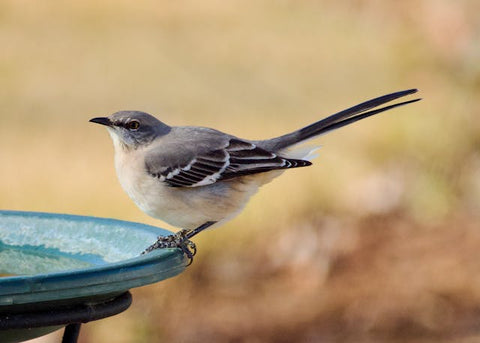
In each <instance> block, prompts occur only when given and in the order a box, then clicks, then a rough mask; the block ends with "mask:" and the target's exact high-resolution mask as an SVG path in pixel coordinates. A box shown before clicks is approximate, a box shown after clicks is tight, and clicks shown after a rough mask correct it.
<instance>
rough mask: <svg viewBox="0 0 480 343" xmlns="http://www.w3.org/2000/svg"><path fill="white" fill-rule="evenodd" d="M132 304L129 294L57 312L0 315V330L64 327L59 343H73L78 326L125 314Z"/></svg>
mask: <svg viewBox="0 0 480 343" xmlns="http://www.w3.org/2000/svg"><path fill="white" fill-rule="evenodd" d="M131 303H132V295H131V294H130V292H128V291H127V292H125V293H123V294H120V295H117V296H114V297H113V298H111V299H108V300H106V301H104V302H100V303H80V304H76V305H71V306H68V307H60V308H58V309H55V308H54V309H48V310H43V311H35V312H32V311H30V312H25V313H14V314H1V315H0V330H13V329H32V328H41V327H54V326H62V325H67V326H66V327H65V332H64V334H63V340H62V342H63V343H75V342H77V340H78V336H79V334H80V326H81V324H82V323H87V322H90V321H94V320H99V319H103V318H106V317H110V316H113V315H116V314H118V313H121V312H123V311H125V310H126V309H127V308H129V307H130V304H131Z"/></svg>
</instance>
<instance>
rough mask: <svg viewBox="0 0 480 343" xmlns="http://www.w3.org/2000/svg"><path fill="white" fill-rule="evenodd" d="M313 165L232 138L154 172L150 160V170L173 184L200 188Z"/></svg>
mask: <svg viewBox="0 0 480 343" xmlns="http://www.w3.org/2000/svg"><path fill="white" fill-rule="evenodd" d="M309 165H311V162H309V161H304V160H297V159H290V158H286V157H281V156H278V155H276V154H275V153H273V152H270V151H267V150H265V149H262V148H259V147H257V146H256V145H255V144H253V143H251V142H246V141H242V140H240V139H237V138H231V139H229V140H228V142H227V144H226V145H225V146H224V147H223V148H221V149H216V150H211V151H207V152H204V153H201V154H198V155H196V156H192V157H191V158H190V159H189V161H188V163H182V164H180V165H175V166H169V167H167V168H163V169H161V170H160V171H157V172H152V168H149V164H148V163H147V171H149V172H150V174H151V175H153V176H155V177H157V178H158V179H159V180H160V181H162V182H165V183H167V184H168V185H170V186H172V187H199V186H206V185H209V184H212V183H215V182H217V181H220V180H228V179H232V178H235V177H239V176H245V175H251V174H257V173H263V172H267V171H271V170H276V169H287V168H296V167H305V166H309ZM156 169H157V170H158V168H156Z"/></svg>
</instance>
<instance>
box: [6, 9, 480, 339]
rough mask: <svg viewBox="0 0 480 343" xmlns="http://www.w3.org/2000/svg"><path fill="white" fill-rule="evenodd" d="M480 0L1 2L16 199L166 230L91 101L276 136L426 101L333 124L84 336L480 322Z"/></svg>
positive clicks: (109, 108) (331, 334)
mask: <svg viewBox="0 0 480 343" xmlns="http://www.w3.org/2000/svg"><path fill="white" fill-rule="evenodd" d="M479 7H480V6H479V4H478V2H476V1H473V0H470V1H468V0H465V1H458V2H449V1H446V0H441V1H426V0H425V1H420V2H417V1H413V0H409V1H402V2H381V1H373V0H372V1H348V2H342V3H338V2H335V1H322V2H316V1H296V2H294V1H281V2H268V1H229V2H222V1H218V0H208V1H202V2H194V1H184V2H166V1H143V2H133V1H126V0H125V1H115V2H114V1H103V2H101V3H100V2H95V1H91V0H87V1H82V2H61V1H44V2H36V1H28V0H22V1H17V0H16V1H13V0H5V1H2V2H1V3H0V42H1V46H2V49H1V53H0V80H1V83H2V92H0V106H1V107H0V108H1V112H0V113H1V114H0V116H1V117H0V118H1V125H0V165H1V166H0V171H1V176H2V177H1V178H0V208H5V209H18V210H34V211H51V212H66V213H74V214H84V215H96V216H105V217H114V218H121V219H126V220H132V221H140V222H145V223H150V224H154V225H161V226H165V227H167V226H166V225H164V224H163V223H161V222H159V221H157V220H155V219H152V218H149V217H147V216H146V215H144V214H143V213H141V212H140V211H139V210H138V209H137V208H136V207H135V206H134V205H133V203H132V202H131V201H130V200H129V199H128V198H127V196H126V195H125V194H124V193H123V191H122V190H121V188H120V186H119V184H118V182H117V180H116V177H115V174H114V169H113V155H112V147H111V142H110V138H109V137H108V135H107V134H106V132H104V130H102V129H100V128H98V127H94V126H92V125H90V124H89V123H88V122H87V121H88V119H89V118H91V117H93V116H98V115H108V114H110V113H113V112H115V111H117V110H120V109H138V110H143V111H147V112H150V113H153V114H156V115H158V116H159V117H160V118H161V119H162V120H163V121H165V122H166V123H168V124H172V125H186V124H188V125H202V126H213V127H216V128H218V129H221V130H223V131H226V132H229V133H232V134H235V135H238V136H240V137H246V138H261V137H268V136H275V135H279V134H282V133H285V132H287V131H291V130H293V129H295V128H299V127H301V126H303V125H306V124H309V123H310V122H312V121H314V120H317V119H319V118H320V117H322V116H324V115H327V114H329V113H332V112H335V111H337V110H340V109H343V108H345V107H348V106H351V105H354V104H356V103H358V102H360V101H363V100H366V99H368V98H371V97H374V96H378V95H382V94H384V93H388V92H391V91H396V90H401V89H406V88H411V87H418V88H419V89H420V91H421V93H420V96H421V97H423V98H424V100H423V101H422V102H420V103H416V104H414V105H410V106H407V107H404V108H401V109H397V110H395V111H394V112H391V113H387V114H385V115H382V116H380V117H378V118H375V119H371V120H368V121H365V122H362V123H360V124H358V125H356V127H349V128H345V129H342V130H341V131H338V132H335V133H332V134H331V135H329V136H325V137H322V138H321V139H320V140H319V141H320V142H321V144H322V149H320V151H319V152H320V156H319V157H318V158H317V160H315V165H314V166H313V167H311V168H306V169H302V170H296V171H291V172H289V173H285V174H284V175H283V176H282V178H281V179H279V180H276V181H274V182H272V183H271V184H269V185H267V186H265V187H264V189H262V190H261V192H260V193H259V194H258V195H257V196H255V197H254V198H253V199H252V201H251V203H250V204H249V205H248V206H247V208H246V210H245V211H244V212H243V213H242V215H241V216H239V217H238V218H237V219H235V220H234V221H232V222H230V223H229V224H227V225H226V226H225V227H224V228H222V229H219V230H215V231H211V232H207V233H205V234H204V235H202V236H201V237H199V238H198V240H197V242H198V244H199V247H200V251H199V255H198V256H197V259H196V261H195V263H194V265H193V266H192V267H190V268H189V269H188V270H187V271H186V272H185V273H183V275H181V276H179V277H177V278H175V279H173V280H168V281H166V282H163V283H161V284H158V285H153V286H149V287H144V288H142V289H139V290H135V291H134V297H135V302H134V305H133V306H132V308H131V309H130V310H129V311H127V312H126V313H124V314H122V315H120V316H117V317H114V318H111V319H108V320H105V321H102V322H98V323H91V324H88V325H86V326H85V329H84V331H83V332H82V336H81V342H99V341H110V340H112V339H115V341H117V342H157V341H161V340H164V341H178V342H193V341H206V340H209V341H218V342H223V341H234V340H237V341H248V342H258V341H275V342H279V341H280V342H281V341H339V340H340V341H349V342H350V341H351V342H361V341H365V342H369V341H402V342H403V341H406V340H410V341H415V342H433V341H435V342H439V341H451V340H455V341H459V340H460V339H461V340H464V341H465V342H468V341H472V342H473V341H475V340H478V339H479V333H478V328H479V327H480V321H479V319H478V311H479V309H480V300H479V299H480V289H479V287H478V286H479V285H478V277H477V276H476V275H480V274H479V272H480V267H479V265H478V262H477V261H478V250H479V247H480V244H479V243H480V241H479V237H478V228H479V227H480V226H479V224H480V181H479V180H480V153H479V151H480V115H479V114H480V113H479V112H480V100H479V97H478V94H479V91H480V67H479V65H478V60H479V58H480V48H479V47H480V41H479V40H480V39H479V37H480V24H479V22H478V18H477V15H476V13H479V10H480V8H479ZM51 339H52V340H53V341H55V339H56V338H55V337H53V338H51Z"/></svg>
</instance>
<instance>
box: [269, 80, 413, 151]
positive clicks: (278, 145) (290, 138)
mask: <svg viewBox="0 0 480 343" xmlns="http://www.w3.org/2000/svg"><path fill="white" fill-rule="evenodd" d="M416 92H417V90H416V89H408V90H404V91H400V92H395V93H391V94H387V95H383V96H380V97H378V98H375V99H371V100H368V101H365V102H362V103H361V104H358V105H355V106H353V107H350V108H347V109H346V110H343V111H340V112H338V113H335V114H332V115H331V116H328V117H327V118H324V119H322V120H319V121H317V122H315V123H313V124H311V125H308V126H306V127H304V128H302V129H300V130H297V131H294V132H291V133H288V134H286V135H283V136H280V137H276V138H272V139H269V140H266V141H262V142H261V143H262V144H261V145H262V147H265V148H268V149H270V150H273V151H279V150H282V149H285V148H288V147H290V146H293V145H295V144H297V143H301V142H304V141H306V140H308V139H310V138H313V137H315V136H319V135H322V134H325V133H327V132H330V131H333V130H336V129H339V128H341V127H343V126H346V125H349V124H352V123H354V122H356V121H359V120H362V119H365V118H368V117H370V116H373V115H375V114H378V113H381V112H385V111H388V110H391V109H392V108H395V107H398V106H403V105H406V104H410V103H412V102H416V101H419V100H421V99H413V100H408V101H403V102H400V103H396V104H392V105H388V106H385V107H381V108H377V109H374V108H375V107H378V106H380V105H383V104H385V103H387V102H390V101H392V100H395V99H398V98H401V97H404V96H406V95H409V94H413V93H416Z"/></svg>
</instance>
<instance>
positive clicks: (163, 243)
mask: <svg viewBox="0 0 480 343" xmlns="http://www.w3.org/2000/svg"><path fill="white" fill-rule="evenodd" d="M190 231H191V230H180V231H178V232H177V233H175V234H173V235H168V236H158V237H157V241H156V242H155V243H153V244H152V245H150V246H149V247H148V248H147V249H145V251H144V252H142V255H143V254H146V253H149V252H150V251H152V250H155V249H165V248H179V249H180V250H182V252H183V253H184V254H185V255H186V256H187V257H188V258H189V259H190V262H189V263H188V265H187V266H189V265H191V264H192V262H193V256H195V254H196V253H197V247H196V245H195V243H193V242H192V241H191V240H189V239H188V238H189V233H190Z"/></svg>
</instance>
